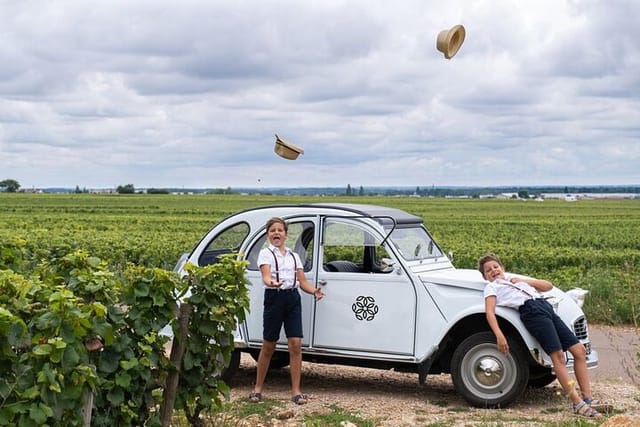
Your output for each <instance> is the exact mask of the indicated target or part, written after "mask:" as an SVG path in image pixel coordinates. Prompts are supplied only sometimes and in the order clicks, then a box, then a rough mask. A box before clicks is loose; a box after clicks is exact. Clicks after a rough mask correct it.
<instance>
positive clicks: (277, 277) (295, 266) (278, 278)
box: [271, 251, 298, 289]
mask: <svg viewBox="0 0 640 427" xmlns="http://www.w3.org/2000/svg"><path fill="white" fill-rule="evenodd" d="M287 253H289V254H291V257H292V258H293V285H292V286H291V289H294V288H295V287H296V271H298V263H297V262H296V257H295V256H293V252H291V251H287ZM271 255H273V260H274V261H275V263H276V282H279V281H280V271H279V270H280V267H278V257H277V256H276V254H275V252H274V251H271ZM284 255H285V256H287V254H284Z"/></svg>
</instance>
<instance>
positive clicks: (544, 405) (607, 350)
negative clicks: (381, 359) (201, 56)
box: [230, 326, 640, 427]
mask: <svg viewBox="0 0 640 427" xmlns="http://www.w3.org/2000/svg"><path fill="white" fill-rule="evenodd" d="M591 333H592V341H593V345H594V347H595V348H596V349H597V350H598V352H599V354H600V366H599V367H598V368H597V369H595V370H591V371H590V373H591V375H592V379H593V388H594V392H595V394H596V396H597V397H602V398H605V399H608V400H612V401H613V402H614V403H615V406H616V411H615V412H614V414H613V415H612V416H610V417H608V419H607V420H606V421H605V422H604V423H603V424H602V425H605V426H610V425H615V426H625V427H626V426H640V389H639V386H640V371H639V370H638V365H639V363H640V361H639V359H638V351H639V350H640V341H639V338H638V332H637V331H636V330H634V329H631V328H610V327H599V326H598V327H592V328H591ZM254 379H255V362H254V361H253V359H252V358H251V357H250V356H248V355H243V357H242V361H241V369H240V371H239V372H238V373H237V374H236V376H235V377H234V379H233V381H232V382H231V384H230V385H231V387H232V392H231V399H232V400H238V399H240V400H244V399H246V397H247V396H248V394H249V392H250V391H251V390H252V386H253V382H254ZM303 390H305V392H306V393H309V394H310V395H311V397H312V398H311V400H310V402H309V403H308V404H307V405H303V406H296V405H294V404H293V403H290V402H289V399H290V389H289V371H288V369H287V368H284V369H281V370H273V371H271V372H269V375H268V377H267V383H266V387H265V390H264V392H263V395H264V397H265V398H268V399H275V400H279V401H282V405H281V407H280V408H279V409H277V410H275V411H274V412H273V420H271V421H269V422H268V423H266V424H262V425H268V426H300V425H303V421H302V419H303V416H304V414H323V413H328V412H331V411H332V407H336V406H337V407H339V408H341V409H343V410H345V411H347V412H350V413H353V414H356V415H358V416H360V417H361V418H366V419H370V420H371V419H373V420H377V421H378V423H379V424H378V425H380V426H385V427H400V426H402V427H404V426H421V425H423V426H424V425H429V424H431V423H437V422H439V423H441V425H446V426H479V425H483V426H486V425H500V426H521V425H527V426H546V425H553V424H554V423H559V422H566V421H570V420H574V419H575V418H574V417H573V415H572V414H571V411H570V409H569V404H568V402H567V400H566V399H565V398H564V397H563V396H562V393H561V390H560V388H559V384H558V383H557V382H554V383H552V384H551V385H549V386H547V387H544V388H541V389H529V390H527V391H526V393H525V394H524V395H523V396H522V397H521V398H520V399H519V400H518V401H517V402H516V403H515V404H513V405H512V406H510V407H509V408H506V409H499V410H496V409H479V408H473V407H470V406H469V405H468V404H467V403H466V402H465V401H464V400H463V399H462V398H461V397H460V396H459V395H458V394H457V393H456V391H455V389H454V387H453V384H452V382H451V378H450V376H449V375H435V376H429V377H428V378H427V382H426V384H425V385H424V386H420V385H419V384H418V379H417V375H416V374H407V373H399V372H394V371H383V370H375V369H366V368H354V367H347V366H338V365H322V364H312V363H306V362H304V363H303ZM244 424H245V425H247V426H249V425H250V426H256V425H259V424H260V422H259V421H258V420H256V419H247V420H245V422H244Z"/></svg>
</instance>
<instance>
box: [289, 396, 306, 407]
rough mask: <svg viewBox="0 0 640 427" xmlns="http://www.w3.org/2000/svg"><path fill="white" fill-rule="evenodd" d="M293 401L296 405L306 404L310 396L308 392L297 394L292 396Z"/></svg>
mask: <svg viewBox="0 0 640 427" xmlns="http://www.w3.org/2000/svg"><path fill="white" fill-rule="evenodd" d="M291 401H292V402H293V403H295V404H296V405H304V404H306V403H308V402H309V396H307V395H306V394H296V395H295V396H293V397H292V398H291Z"/></svg>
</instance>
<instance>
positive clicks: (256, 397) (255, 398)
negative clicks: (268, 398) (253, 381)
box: [249, 391, 262, 403]
mask: <svg viewBox="0 0 640 427" xmlns="http://www.w3.org/2000/svg"><path fill="white" fill-rule="evenodd" d="M261 400H262V393H260V392H258V391H252V392H251V393H249V402H251V403H258V402H260V401H261Z"/></svg>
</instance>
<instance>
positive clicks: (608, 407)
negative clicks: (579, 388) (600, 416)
mask: <svg viewBox="0 0 640 427" xmlns="http://www.w3.org/2000/svg"><path fill="white" fill-rule="evenodd" d="M583 400H584V401H585V402H586V403H587V405H589V406H591V407H592V408H593V409H595V410H596V411H598V412H602V413H604V414H608V413H610V412H613V404H612V403H611V402H607V401H606V400H600V399H592V398H590V397H585V398H584V399H583Z"/></svg>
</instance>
